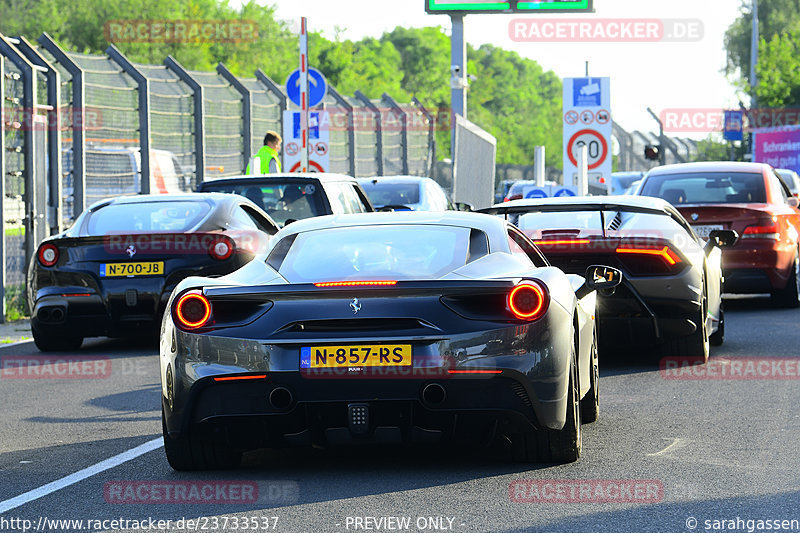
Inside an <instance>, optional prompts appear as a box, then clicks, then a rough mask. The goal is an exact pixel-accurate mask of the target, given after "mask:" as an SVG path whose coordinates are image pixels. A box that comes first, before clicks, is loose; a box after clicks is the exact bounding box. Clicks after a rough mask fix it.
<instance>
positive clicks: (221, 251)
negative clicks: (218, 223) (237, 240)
mask: <svg viewBox="0 0 800 533" xmlns="http://www.w3.org/2000/svg"><path fill="white" fill-rule="evenodd" d="M234 249H235V245H234V244H233V240H231V239H230V238H228V237H220V238H218V239H216V240H215V241H214V242H213V243H211V246H209V249H208V253H209V255H210V256H211V257H213V258H214V259H216V260H218V261H224V260H225V259H228V258H229V257H230V256H231V255H233V251H234Z"/></svg>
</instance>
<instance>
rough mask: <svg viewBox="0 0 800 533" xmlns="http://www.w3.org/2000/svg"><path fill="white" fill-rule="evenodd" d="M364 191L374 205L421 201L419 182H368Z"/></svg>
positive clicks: (405, 203)
mask: <svg viewBox="0 0 800 533" xmlns="http://www.w3.org/2000/svg"><path fill="white" fill-rule="evenodd" d="M363 187H364V191H365V192H366V193H367V196H368V197H369V201H370V202H372V205H374V206H377V207H382V206H384V205H412V204H418V203H419V183H382V182H380V181H379V182H378V183H366V184H363Z"/></svg>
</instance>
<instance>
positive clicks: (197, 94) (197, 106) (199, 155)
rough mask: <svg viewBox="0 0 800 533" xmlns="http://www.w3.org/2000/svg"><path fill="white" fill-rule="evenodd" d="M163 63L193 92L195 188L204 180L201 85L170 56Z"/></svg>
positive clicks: (204, 147)
mask: <svg viewBox="0 0 800 533" xmlns="http://www.w3.org/2000/svg"><path fill="white" fill-rule="evenodd" d="M164 64H165V65H166V66H167V68H168V69H170V70H171V71H172V72H174V73H175V74H177V75H178V77H179V78H180V79H181V80H182V81H183V82H184V83H185V84H186V85H188V86H189V88H191V89H192V93H193V94H194V152H195V155H194V157H195V159H194V161H195V173H194V181H195V188H196V187H197V185H199V184H200V183H202V182H203V181H205V176H206V135H205V125H204V122H203V86H202V85H200V84H199V83H198V82H197V80H195V79H194V78H193V77H192V75H191V74H189V71H187V70H186V69H185V68H183V66H182V65H181V64H180V63H178V61H177V60H176V59H175V58H174V57H172V56H167V59H165V60H164Z"/></svg>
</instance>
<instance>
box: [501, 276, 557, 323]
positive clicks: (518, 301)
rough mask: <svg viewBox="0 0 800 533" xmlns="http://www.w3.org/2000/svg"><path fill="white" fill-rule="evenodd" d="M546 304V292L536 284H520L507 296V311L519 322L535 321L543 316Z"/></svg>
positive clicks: (527, 282)
mask: <svg viewBox="0 0 800 533" xmlns="http://www.w3.org/2000/svg"><path fill="white" fill-rule="evenodd" d="M547 304H548V297H547V291H546V290H545V289H544V287H542V286H541V285H539V284H538V283H534V282H530V281H525V282H522V283H520V284H519V285H517V286H516V287H514V288H513V289H511V292H510V293H509V294H508V309H509V310H510V311H511V314H513V315H514V318H517V319H519V320H536V319H537V318H539V317H541V316H542V315H544V313H545V311H546V310H547Z"/></svg>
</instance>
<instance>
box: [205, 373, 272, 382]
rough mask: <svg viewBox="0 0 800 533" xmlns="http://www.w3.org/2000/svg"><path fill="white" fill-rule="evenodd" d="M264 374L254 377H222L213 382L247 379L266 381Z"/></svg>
mask: <svg viewBox="0 0 800 533" xmlns="http://www.w3.org/2000/svg"><path fill="white" fill-rule="evenodd" d="M266 377H267V375H266V374H258V375H255V376H222V377H218V378H214V381H242V380H247V379H266Z"/></svg>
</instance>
